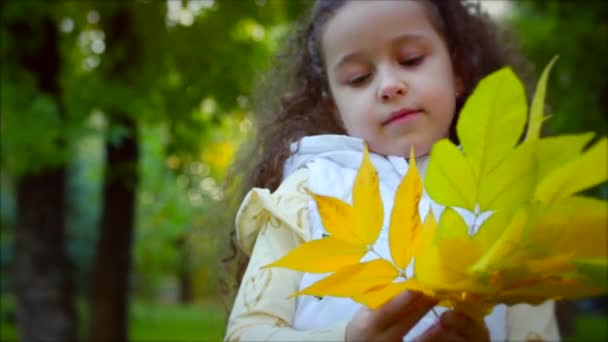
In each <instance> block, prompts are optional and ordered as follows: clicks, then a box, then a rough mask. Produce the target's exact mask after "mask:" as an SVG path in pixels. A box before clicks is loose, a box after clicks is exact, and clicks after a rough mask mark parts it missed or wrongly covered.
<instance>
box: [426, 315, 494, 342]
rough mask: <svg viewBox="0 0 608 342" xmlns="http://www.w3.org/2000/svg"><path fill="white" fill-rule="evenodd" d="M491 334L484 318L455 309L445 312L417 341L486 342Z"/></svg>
mask: <svg viewBox="0 0 608 342" xmlns="http://www.w3.org/2000/svg"><path fill="white" fill-rule="evenodd" d="M489 340H490V334H489V332H488V328H487V327H486V325H485V323H484V322H483V320H480V321H477V320H474V319H473V318H471V317H469V316H467V315H465V314H463V313H459V312H456V311H453V310H450V311H446V312H444V313H443V314H442V315H441V317H440V318H439V320H438V321H437V323H435V324H434V325H433V326H432V327H430V328H429V329H428V330H427V331H426V332H424V333H423V334H422V335H420V336H419V337H418V338H417V339H416V341H417V342H429V341H450V342H469V341H471V342H482V341H483V342H486V341H489Z"/></svg>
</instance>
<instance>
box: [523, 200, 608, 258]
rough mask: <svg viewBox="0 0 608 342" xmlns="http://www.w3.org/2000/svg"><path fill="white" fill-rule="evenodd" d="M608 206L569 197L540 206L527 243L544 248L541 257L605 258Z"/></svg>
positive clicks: (595, 201)
mask: <svg viewBox="0 0 608 342" xmlns="http://www.w3.org/2000/svg"><path fill="white" fill-rule="evenodd" d="M607 222H608V203H606V201H602V200H598V199H594V198H588V197H580V196H572V197H568V198H565V199H563V200H561V201H559V202H557V203H555V204H553V205H550V206H543V207H541V208H540V210H539V213H538V215H537V217H536V219H535V221H534V228H533V229H532V230H531V231H530V235H529V239H530V242H531V243H532V244H534V245H537V246H541V247H542V246H545V247H544V249H543V250H544V251H545V253H550V252H553V253H556V252H560V253H564V254H572V255H574V256H577V257H579V258H604V259H607V258H608V230H607V229H606V223H607Z"/></svg>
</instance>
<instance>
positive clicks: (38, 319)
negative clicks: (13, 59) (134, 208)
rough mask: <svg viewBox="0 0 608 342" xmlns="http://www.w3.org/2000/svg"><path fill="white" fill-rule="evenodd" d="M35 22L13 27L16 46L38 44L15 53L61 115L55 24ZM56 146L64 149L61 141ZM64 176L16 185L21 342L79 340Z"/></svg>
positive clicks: (60, 170)
mask: <svg viewBox="0 0 608 342" xmlns="http://www.w3.org/2000/svg"><path fill="white" fill-rule="evenodd" d="M33 20H34V19H32V20H31V21H33ZM36 20H37V24H35V25H34V24H32V23H31V21H29V20H27V19H26V20H23V21H17V22H14V23H13V24H12V25H11V26H10V31H11V34H12V35H13V38H14V39H16V40H17V41H28V39H29V38H30V37H32V36H35V37H39V39H38V40H37V41H38V42H40V44H39V45H37V46H31V44H30V45H28V44H25V46H23V47H21V46H20V49H18V51H14V53H15V54H16V55H17V56H18V58H19V63H20V64H21V65H22V66H23V67H24V68H25V69H26V70H28V71H30V72H31V73H32V75H34V76H35V77H36V79H37V81H38V89H39V90H40V91H41V92H43V93H46V94H47V95H50V96H52V97H53V98H54V99H55V101H56V103H57V106H58V108H59V112H60V114H61V112H62V110H63V106H62V100H61V89H60V85H59V70H60V66H61V56H60V53H59V34H58V32H57V25H56V24H55V23H54V22H53V21H52V20H51V19H50V18H49V17H48V15H47V16H43V17H41V18H36ZM22 45H23V44H22ZM32 143H36V142H34V141H33V142H32ZM56 143H57V144H58V145H61V146H65V141H63V140H61V141H57V142H56ZM65 176H66V168H65V164H64V165H60V166H58V167H54V168H45V169H42V170H40V171H38V172H30V173H28V174H25V175H21V176H20V177H19V179H18V180H17V186H16V191H17V215H16V216H17V222H16V226H17V228H16V232H15V260H14V262H15V263H14V272H15V285H16V293H17V325H18V328H19V331H20V333H21V339H22V340H23V341H38V340H47V341H74V340H76V338H77V335H76V334H77V319H76V317H77V315H76V312H75V309H74V301H73V297H72V296H73V287H74V286H73V280H72V275H71V265H70V263H69V260H68V257H67V254H66V249H65V235H66V233H65V200H66V192H65Z"/></svg>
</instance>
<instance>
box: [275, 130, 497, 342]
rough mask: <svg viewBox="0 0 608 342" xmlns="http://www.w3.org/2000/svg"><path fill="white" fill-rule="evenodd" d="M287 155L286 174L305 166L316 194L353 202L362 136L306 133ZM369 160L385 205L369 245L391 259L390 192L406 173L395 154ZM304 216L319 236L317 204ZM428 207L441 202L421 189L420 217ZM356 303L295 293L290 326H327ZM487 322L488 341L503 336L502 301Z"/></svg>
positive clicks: (348, 315) (420, 327)
mask: <svg viewBox="0 0 608 342" xmlns="http://www.w3.org/2000/svg"><path fill="white" fill-rule="evenodd" d="M291 149H292V153H293V154H292V156H291V157H290V158H289V159H288V160H287V162H286V164H285V170H284V171H285V172H284V177H288V176H289V175H290V174H291V173H293V172H294V171H295V170H297V169H299V168H302V167H306V168H308V169H309V170H310V178H309V181H308V186H309V188H310V190H311V191H312V192H314V193H316V194H320V195H325V196H332V197H336V198H339V199H341V200H343V201H345V202H347V203H350V204H352V186H353V182H354V179H355V176H356V174H357V171H358V169H359V166H360V164H361V159H362V157H363V153H362V152H363V140H361V139H358V138H354V137H349V136H344V135H317V136H310V137H305V138H303V139H301V140H300V142H299V143H294V144H292V146H291ZM370 159H371V162H372V164H373V165H374V167H375V169H376V171H377V172H378V175H379V179H380V194H381V196H382V201H383V204H384V223H383V226H382V231H381V232H380V236H379V238H378V240H377V241H376V243H375V245H374V249H375V250H376V251H378V253H379V254H380V255H381V256H382V257H383V258H387V259H390V251H389V247H388V246H389V245H388V225H389V221H390V214H391V211H392V207H393V202H394V196H395V191H396V190H397V187H398V185H399V183H400V182H401V180H402V178H403V177H404V175H405V174H406V172H407V169H408V164H407V161H406V160H405V158H403V157H397V156H388V157H386V156H382V155H379V154H375V153H370ZM427 164H428V158H426V157H419V158H418V159H417V165H418V169H419V172H420V174H421V175H424V173H425V171H426V166H427ZM308 208H309V209H308V217H309V222H310V229H311V239H320V238H322V237H323V234H324V233H327V232H326V231H325V229H324V227H323V224H322V223H321V218H320V216H319V213H318V210H317V206H316V203H315V202H314V200H312V199H311V200H310V202H309V206H308ZM429 208H432V210H433V214H434V215H435V216H436V217H439V215H440V214H441V212H442V211H443V207H442V206H441V205H439V204H437V203H435V202H433V201H432V200H431V199H430V198H429V196H428V195H427V194H426V192H425V193H424V194H423V196H422V198H421V200H420V204H419V213H420V217H421V218H422V219H424V217H426V215H427V213H428V211H429ZM459 212H460V213H461V215H462V216H463V218H464V219H465V221H466V222H467V224H468V225H469V226H471V223H472V220H473V215H472V214H468V213H466V212H462V211H459ZM375 258H377V256H375V255H373V254H371V252H370V253H368V254H367V255H365V256H364V257H363V259H362V261H368V260H372V259H375ZM412 271H413V270H412V269H411V265H410V267H408V269H407V270H406V274H407V276H411V275H412ZM327 275H328V274H313V273H304V275H303V277H302V280H301V282H300V288H299V289H300V290H302V289H304V288H306V287H308V286H309V285H311V284H312V283H314V282H316V281H318V280H320V279H322V278H324V277H326V276H327ZM360 308H361V304H359V303H357V302H355V301H353V300H351V299H349V298H339V297H331V296H325V297H323V298H319V297H315V296H299V297H297V304H296V313H295V317H294V327H295V328H296V329H299V330H318V329H327V328H330V327H331V326H333V325H335V324H337V323H339V322H343V321H349V320H351V319H352V317H353V316H354V314H355V313H356V312H357V311H358V310H359V309H360ZM445 310H446V308H444V307H441V306H436V307H435V309H434V311H435V312H437V313H438V314H441V312H443V311H445ZM436 320H437V318H436V317H435V314H434V313H433V312H430V311H429V313H427V315H426V316H424V317H423V318H422V319H421V320H420V321H419V322H418V324H417V325H416V326H415V327H414V328H413V329H411V330H410V332H409V333H408V334H407V335H406V336H405V337H404V340H412V339H414V338H415V337H417V336H419V335H420V334H421V333H423V332H424V331H425V330H426V329H428V328H429V327H430V326H431V325H432V324H434V323H435V322H436ZM485 322H486V325H487V326H488V328H489V330H490V338H491V340H493V341H504V340H506V337H507V336H506V328H507V327H506V324H507V323H506V322H507V318H506V306H505V305H502V304H501V305H497V306H496V307H494V310H493V311H492V312H491V313H490V314H489V315H487V316H486V317H485Z"/></svg>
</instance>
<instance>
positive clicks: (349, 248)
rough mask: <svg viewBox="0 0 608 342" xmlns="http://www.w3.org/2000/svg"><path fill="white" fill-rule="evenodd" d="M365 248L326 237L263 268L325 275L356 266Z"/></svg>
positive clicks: (297, 249) (299, 247)
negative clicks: (281, 268) (278, 268)
mask: <svg viewBox="0 0 608 342" xmlns="http://www.w3.org/2000/svg"><path fill="white" fill-rule="evenodd" d="M365 253H367V247H366V246H363V245H359V244H352V243H348V242H344V241H341V240H338V239H336V238H332V237H328V238H325V239H319V240H312V241H309V242H307V243H305V244H302V245H300V246H298V247H297V248H295V249H294V250H292V251H291V252H289V253H288V254H287V255H285V256H284V257H282V258H281V259H279V260H277V261H275V262H273V263H271V264H269V265H267V266H265V267H287V268H290V269H293V270H297V271H302V272H312V273H325V272H333V271H337V270H339V269H340V268H341V267H344V266H350V265H353V264H356V263H358V262H359V260H361V258H362V257H363V255H365Z"/></svg>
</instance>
